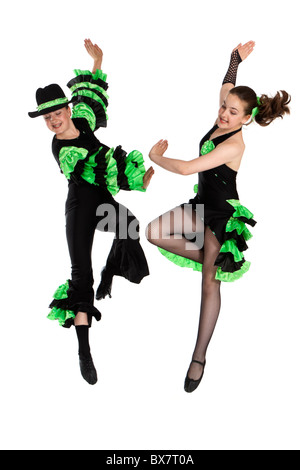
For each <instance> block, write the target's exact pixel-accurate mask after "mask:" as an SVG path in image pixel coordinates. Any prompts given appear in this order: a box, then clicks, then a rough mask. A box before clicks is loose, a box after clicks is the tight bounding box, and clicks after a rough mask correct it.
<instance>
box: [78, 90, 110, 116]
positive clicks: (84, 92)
mask: <svg viewBox="0 0 300 470" xmlns="http://www.w3.org/2000/svg"><path fill="white" fill-rule="evenodd" d="M75 96H85V97H87V98H90V99H92V100H94V101H97V102H98V103H100V104H101V106H102V108H103V111H104V112H105V116H106V119H107V120H108V115H107V112H106V106H105V103H104V101H103V100H102V99H101V98H100V96H98V95H97V94H96V93H94V92H93V91H92V90H78V91H77V92H76V93H73V95H72V98H73V97H75Z"/></svg>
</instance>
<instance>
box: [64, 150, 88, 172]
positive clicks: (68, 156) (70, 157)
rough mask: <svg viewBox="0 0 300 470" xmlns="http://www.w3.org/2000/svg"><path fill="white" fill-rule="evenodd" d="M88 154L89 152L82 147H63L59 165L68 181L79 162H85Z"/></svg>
mask: <svg viewBox="0 0 300 470" xmlns="http://www.w3.org/2000/svg"><path fill="white" fill-rule="evenodd" d="M88 153H89V152H88V150H86V149H84V148H80V147H72V146H69V147H62V149H61V150H60V152H59V164H60V168H61V170H62V172H63V174H64V175H65V177H66V178H67V179H68V180H69V179H70V174H71V173H72V172H73V171H74V168H75V166H76V164H77V163H78V161H79V160H84V159H85V158H86V156H87V154H88Z"/></svg>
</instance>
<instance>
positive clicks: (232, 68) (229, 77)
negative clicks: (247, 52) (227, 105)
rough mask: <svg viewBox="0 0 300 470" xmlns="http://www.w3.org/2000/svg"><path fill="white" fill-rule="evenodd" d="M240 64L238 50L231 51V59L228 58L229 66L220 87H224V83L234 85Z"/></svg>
mask: <svg viewBox="0 0 300 470" xmlns="http://www.w3.org/2000/svg"><path fill="white" fill-rule="evenodd" d="M241 62H242V59H241V56H240V54H239V51H238V50H236V51H233V53H232V54H231V58H230V64H229V67H228V70H227V73H226V75H225V77H224V80H223V83H222V85H225V83H232V84H233V85H235V83H236V75H237V70H238V66H239V64H240V63H241Z"/></svg>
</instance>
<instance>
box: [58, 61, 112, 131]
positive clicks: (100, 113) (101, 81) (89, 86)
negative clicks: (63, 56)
mask: <svg viewBox="0 0 300 470" xmlns="http://www.w3.org/2000/svg"><path fill="white" fill-rule="evenodd" d="M74 73H75V78H73V79H72V80H70V81H69V83H68V84H67V86H68V87H69V88H70V90H71V92H72V103H73V112H72V118H84V119H86V120H87V121H88V123H89V126H90V128H91V130H92V131H93V132H94V131H96V130H97V129H99V127H106V125H107V119H108V116H107V111H106V109H107V106H108V95H107V93H106V90H107V89H108V84H107V83H106V79H107V75H106V74H105V73H104V72H102V70H97V71H96V73H94V74H93V73H91V72H90V71H88V70H80V69H76V70H74Z"/></svg>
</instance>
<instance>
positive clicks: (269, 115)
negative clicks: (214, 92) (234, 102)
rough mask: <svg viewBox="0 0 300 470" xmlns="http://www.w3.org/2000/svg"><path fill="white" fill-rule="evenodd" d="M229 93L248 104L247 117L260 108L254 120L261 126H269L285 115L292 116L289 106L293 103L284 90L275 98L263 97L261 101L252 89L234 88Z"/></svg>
mask: <svg viewBox="0 0 300 470" xmlns="http://www.w3.org/2000/svg"><path fill="white" fill-rule="evenodd" d="M229 93H231V94H232V95H236V96H237V97H238V98H239V99H240V100H241V101H244V102H245V103H246V106H245V115H248V114H250V115H252V111H253V109H254V108H256V107H257V108H258V113H257V114H256V115H255V117H254V120H255V121H256V122H257V124H259V125H260V126H268V125H269V124H271V122H272V121H274V119H276V118H278V117H280V118H283V115H284V114H290V109H289V107H288V104H289V103H290V101H291V97H290V95H289V94H288V93H287V92H286V91H284V90H281V91H280V92H279V91H278V92H277V93H276V95H275V96H274V97H273V98H270V97H268V96H267V95H262V96H261V97H259V99H258V97H257V96H256V93H255V92H254V91H253V90H252V88H249V87H247V86H237V87H235V88H232V89H231V90H230V92H229Z"/></svg>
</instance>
